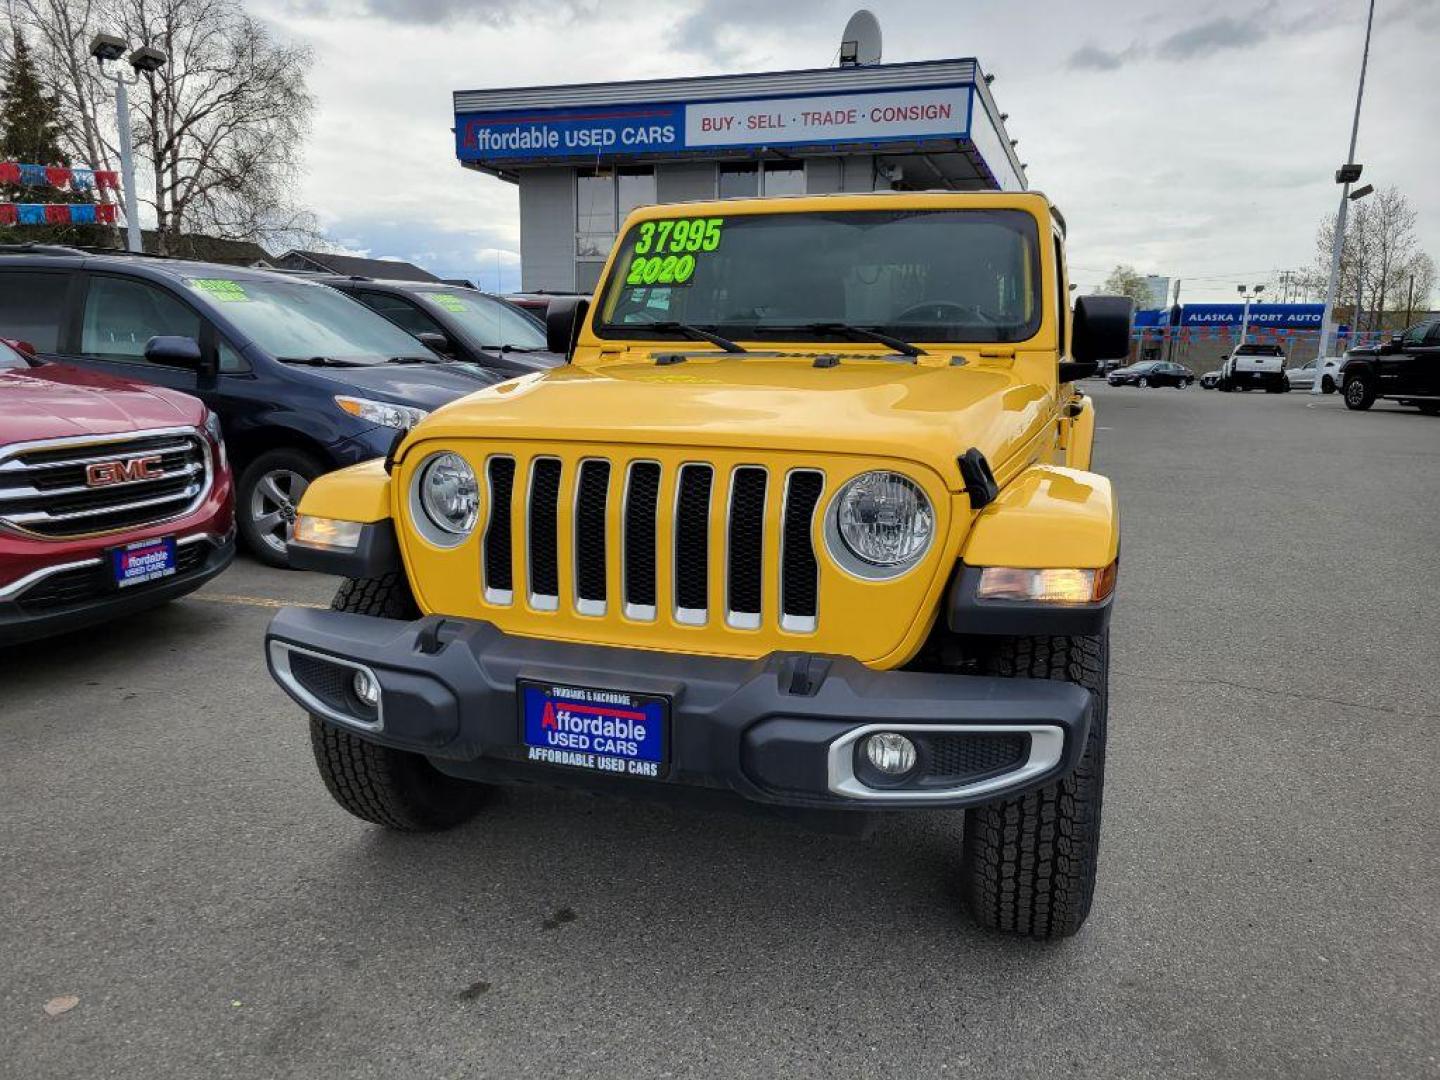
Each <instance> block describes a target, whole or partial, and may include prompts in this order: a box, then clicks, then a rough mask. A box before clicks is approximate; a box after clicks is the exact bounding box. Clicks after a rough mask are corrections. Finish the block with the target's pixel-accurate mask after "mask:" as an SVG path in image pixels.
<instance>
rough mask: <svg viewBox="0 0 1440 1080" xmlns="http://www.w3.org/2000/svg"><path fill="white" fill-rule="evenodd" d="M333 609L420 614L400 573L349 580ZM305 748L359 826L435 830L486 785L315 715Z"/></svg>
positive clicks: (471, 810)
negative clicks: (308, 747)
mask: <svg viewBox="0 0 1440 1080" xmlns="http://www.w3.org/2000/svg"><path fill="white" fill-rule="evenodd" d="M330 606H331V607H332V608H333V609H335V610H336V611H349V612H353V613H355V614H359V615H373V616H379V617H381V618H389V619H413V618H416V617H417V616H418V614H419V610H418V608H417V607H416V605H415V599H414V596H413V595H412V594H411V592H410V584H409V582H408V581H407V580H406V579H405V576H404V574H403V573H399V572H395V573H389V574H385V575H384V576H383V577H378V578H347V579H346V580H345V581H344V582H343V583H342V584H341V586H340V589H339V591H337V592H336V594H335V599H334V601H333V602H332V603H331V605H330ZM310 745H311V748H312V749H313V750H314V752H315V764H316V766H317V767H318V768H319V770H320V777H321V779H322V780H324V782H325V787H326V789H327V790H328V791H329V792H330V794H331V796H332V797H333V798H334V799H335V801H336V802H337V803H339V804H340V805H341V806H342V807H343V808H344V809H346V810H348V811H349V812H350V813H352V814H354V815H355V816H356V817H358V818H360V819H361V820H363V821H369V822H373V823H374V824H376V825H383V826H384V827H385V828H387V829H395V830H398V831H400V832H433V831H436V830H439V829H448V828H451V827H453V826H455V825H459V824H462V823H463V822H466V821H468V820H470V818H472V817H474V816H475V814H476V812H477V811H478V810H479V809H480V806H481V804H482V803H483V802H484V801H485V798H486V796H487V795H488V794H489V788H487V787H485V786H484V785H482V784H474V783H471V782H469V781H467V780H458V779H456V778H454V777H451V776H446V775H445V774H444V773H442V772H440V771H438V770H437V769H436V768H435V767H434V766H433V765H431V764H430V763H429V762H428V761H426V760H425V758H424V757H423V756H421V755H420V754H411V753H407V752H405V751H403V750H395V749H392V748H390V747H387V746H379V745H377V744H376V743H372V742H369V741H367V740H366V739H363V738H361V737H360V736H359V735H356V734H354V733H352V732H349V731H346V730H344V729H342V728H338V727H335V726H333V725H331V724H329V723H326V722H325V721H324V720H321V719H320V718H319V717H316V716H312V717H311V718H310Z"/></svg>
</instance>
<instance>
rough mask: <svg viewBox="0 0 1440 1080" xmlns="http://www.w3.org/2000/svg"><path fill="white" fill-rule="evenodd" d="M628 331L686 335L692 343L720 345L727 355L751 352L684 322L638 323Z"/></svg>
mask: <svg viewBox="0 0 1440 1080" xmlns="http://www.w3.org/2000/svg"><path fill="white" fill-rule="evenodd" d="M626 329H627V330H658V331H659V332H660V333H662V334H684V335H685V336H686V337H688V338H689V339H690V340H691V341H708V342H709V343H710V344H711V345H719V346H720V348H722V349H724V350H725V351H726V352H727V353H743V352H749V351H750V350H749V349H747V348H744V347H743V346H740V345H736V344H735V342H733V341H731V340H730V339H729V338H726V337H721V336H720V335H719V334H712V333H711V332H710V331H709V330H701V329H700V328H699V327H698V326H691V325H690V324H689V323H682V322H652V323H638V324H636V325H635V326H633V327H626Z"/></svg>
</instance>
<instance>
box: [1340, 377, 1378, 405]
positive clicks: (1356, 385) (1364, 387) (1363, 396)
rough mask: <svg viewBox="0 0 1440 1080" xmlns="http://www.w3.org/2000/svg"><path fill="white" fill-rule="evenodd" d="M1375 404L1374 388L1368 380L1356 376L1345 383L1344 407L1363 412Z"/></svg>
mask: <svg viewBox="0 0 1440 1080" xmlns="http://www.w3.org/2000/svg"><path fill="white" fill-rule="evenodd" d="M1374 404H1375V388H1374V387H1373V386H1371V385H1370V383H1369V381H1368V380H1366V379H1364V378H1361V377H1360V376H1358V375H1357V376H1356V377H1355V378H1353V379H1349V380H1347V381H1346V383H1345V407H1346V408H1347V409H1354V410H1356V411H1357V412H1364V411H1365V410H1366V409H1368V408H1370V406H1371V405H1374Z"/></svg>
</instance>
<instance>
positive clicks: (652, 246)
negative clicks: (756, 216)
mask: <svg viewBox="0 0 1440 1080" xmlns="http://www.w3.org/2000/svg"><path fill="white" fill-rule="evenodd" d="M724 227H725V219H724V218H680V219H679V220H677V221H642V222H641V223H640V236H639V238H638V239H637V240H636V241H635V254H636V255H687V254H688V255H695V254H699V253H700V252H705V251H714V250H715V249H716V248H718V247H719V246H720V231H721V230H722V229H723V228H724Z"/></svg>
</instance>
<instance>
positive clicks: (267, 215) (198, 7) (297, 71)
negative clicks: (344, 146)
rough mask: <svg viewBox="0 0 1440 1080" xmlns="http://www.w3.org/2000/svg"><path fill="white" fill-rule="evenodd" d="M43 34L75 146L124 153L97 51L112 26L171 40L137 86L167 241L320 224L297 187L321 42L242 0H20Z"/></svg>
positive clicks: (137, 125)
mask: <svg viewBox="0 0 1440 1080" xmlns="http://www.w3.org/2000/svg"><path fill="white" fill-rule="evenodd" d="M10 2H11V4H12V6H13V8H14V10H15V12H16V14H17V16H18V17H20V18H21V19H23V20H24V21H25V22H26V23H28V24H29V25H31V26H32V27H34V28H35V30H36V32H37V33H38V34H39V37H40V40H41V41H42V42H43V46H44V50H43V51H44V53H45V54H46V55H45V66H44V69H43V70H44V71H45V73H46V75H47V77H48V79H49V81H50V82H51V84H52V86H54V88H55V90H56V92H57V94H58V95H59V97H60V100H61V103H62V106H63V108H64V111H65V113H66V117H67V121H68V128H69V132H68V134H69V138H70V140H71V141H72V142H73V143H74V144H75V151H76V156H77V157H84V158H86V159H87V160H89V161H91V162H93V163H94V164H95V165H96V166H97V167H100V168H105V167H112V166H111V165H110V163H111V162H113V161H115V160H116V159H118V158H119V147H118V144H117V136H116V132H115V125H114V123H113V121H112V119H111V106H110V100H111V98H110V94H111V93H112V92H113V88H112V87H110V86H109V85H107V83H106V82H105V81H104V80H103V79H102V78H101V77H100V74H99V72H98V69H97V68H96V65H95V64H94V63H93V61H91V59H90V57H89V55H88V50H89V41H90V37H91V35H92V34H94V33H95V32H96V31H98V30H102V29H103V30H106V31H108V32H111V33H116V34H119V35H120V36H122V37H124V38H125V39H126V40H128V41H130V42H132V43H142V42H143V43H145V44H148V45H153V46H155V47H157V48H160V49H163V50H164V51H165V52H166V54H167V55H168V56H169V62H168V63H167V64H166V66H165V67H164V68H162V69H161V70H160V71H158V72H154V73H150V74H146V75H144V76H142V82H141V85H140V86H139V87H138V88H137V90H136V91H132V93H131V97H130V101H131V109H132V112H133V137H134V140H135V146H134V151H135V154H136V159H137V166H138V171H139V172H141V173H142V176H143V179H141V180H140V181H139V186H140V187H141V188H142V191H141V193H140V195H139V198H140V201H141V202H142V203H143V204H145V205H147V206H149V207H150V208H151V209H152V210H153V211H154V214H155V221H156V232H157V235H158V248H159V250H160V252H161V253H168V252H170V251H172V250H174V249H175V247H176V244H177V242H178V241H179V238H180V237H181V236H182V235H183V234H185V233H203V234H205V235H209V236H217V237H221V238H225V239H233V240H254V241H264V240H282V241H293V240H295V239H297V238H310V237H313V236H314V235H315V232H316V229H315V223H314V219H313V216H312V215H310V214H309V213H308V212H307V211H305V210H304V209H302V208H301V207H299V206H298V205H297V204H296V202H295V199H294V197H293V194H292V193H293V190H294V187H295V182H296V180H297V178H298V172H299V165H298V163H299V160H300V151H301V148H302V145H303V143H304V139H305V136H306V134H307V133H308V130H309V120H310V115H311V113H312V112H313V110H314V101H313V99H312V98H311V97H310V94H309V91H308V89H307V88H306V83H305V73H306V71H307V69H308V68H309V66H310V62H311V55H310V51H309V50H308V49H305V48H301V47H297V46H293V45H288V44H285V43H282V42H277V41H275V40H274V38H272V36H271V35H270V32H269V31H268V30H267V29H266V27H265V25H264V24H263V23H260V22H258V21H257V20H255V19H253V18H251V17H250V16H249V15H247V14H245V13H244V12H243V11H240V10H239V9H238V7H237V5H236V4H235V3H234V2H233V0H10Z"/></svg>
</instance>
